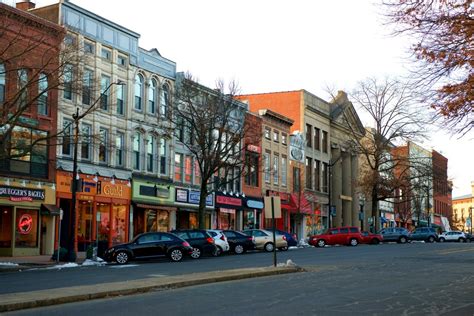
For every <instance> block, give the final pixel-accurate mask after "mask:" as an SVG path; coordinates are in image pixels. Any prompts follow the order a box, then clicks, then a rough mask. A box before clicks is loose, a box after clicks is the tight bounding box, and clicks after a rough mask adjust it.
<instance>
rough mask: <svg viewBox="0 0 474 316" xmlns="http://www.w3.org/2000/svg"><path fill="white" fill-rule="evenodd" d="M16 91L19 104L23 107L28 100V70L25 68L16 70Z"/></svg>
mask: <svg viewBox="0 0 474 316" xmlns="http://www.w3.org/2000/svg"><path fill="white" fill-rule="evenodd" d="M18 92H19V95H20V98H19V105H20V107H21V108H24V107H25V106H26V104H27V102H28V71H27V70H26V69H19V70H18Z"/></svg>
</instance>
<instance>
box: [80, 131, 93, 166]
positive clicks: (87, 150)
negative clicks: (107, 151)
mask: <svg viewBox="0 0 474 316" xmlns="http://www.w3.org/2000/svg"><path fill="white" fill-rule="evenodd" d="M81 130H82V135H81V136H82V139H81V147H80V148H81V159H83V160H90V159H91V136H92V126H90V125H88V124H82V128H81ZM78 149H79V148H78Z"/></svg>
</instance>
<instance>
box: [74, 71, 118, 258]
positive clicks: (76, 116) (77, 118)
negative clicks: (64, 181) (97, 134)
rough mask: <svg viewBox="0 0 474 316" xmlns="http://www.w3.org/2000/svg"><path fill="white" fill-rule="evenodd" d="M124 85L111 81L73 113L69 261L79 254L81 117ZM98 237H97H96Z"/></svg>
mask: <svg viewBox="0 0 474 316" xmlns="http://www.w3.org/2000/svg"><path fill="white" fill-rule="evenodd" d="M114 85H118V86H124V85H125V82H123V81H120V80H118V81H117V82H112V83H110V84H109V85H108V86H107V88H105V89H104V90H103V91H102V92H101V93H100V96H99V98H97V99H96V100H95V101H94V102H93V103H92V104H91V105H90V106H89V107H88V108H87V109H86V110H85V111H84V112H83V113H82V114H79V107H76V113H74V114H73V115H72V119H73V124H74V156H73V161H72V186H71V194H72V199H71V233H72V235H73V236H72V238H70V239H69V245H68V261H70V262H75V261H76V259H77V254H76V247H77V234H76V217H77V216H76V200H77V198H76V194H77V189H78V187H77V185H78V182H79V181H78V180H77V179H76V178H77V177H78V173H77V150H78V149H77V147H78V143H79V122H80V120H81V119H83V118H84V117H85V116H86V115H87V114H89V113H90V112H91V111H92V110H93V109H94V108H95V107H96V105H97V104H99V103H100V102H101V100H102V99H103V97H104V96H105V95H106V93H107V91H109V89H110V88H111V87H112V86H114ZM96 238H97V237H96Z"/></svg>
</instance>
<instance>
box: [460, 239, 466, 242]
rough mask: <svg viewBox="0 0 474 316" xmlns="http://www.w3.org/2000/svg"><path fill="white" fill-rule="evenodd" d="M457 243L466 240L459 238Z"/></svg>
mask: <svg viewBox="0 0 474 316" xmlns="http://www.w3.org/2000/svg"><path fill="white" fill-rule="evenodd" d="M458 241H459V242H466V239H464V238H459V240H458Z"/></svg>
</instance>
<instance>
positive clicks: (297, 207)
mask: <svg viewBox="0 0 474 316" xmlns="http://www.w3.org/2000/svg"><path fill="white" fill-rule="evenodd" d="M290 204H291V205H292V206H293V209H292V210H291V212H294V213H298V212H301V213H303V214H313V210H312V208H311V203H310V202H309V201H308V200H307V199H306V197H305V196H304V194H303V193H291V196H290ZM282 207H283V206H282Z"/></svg>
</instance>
